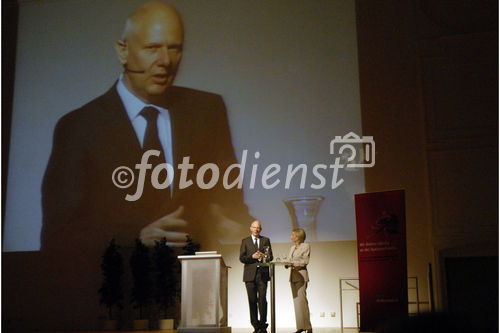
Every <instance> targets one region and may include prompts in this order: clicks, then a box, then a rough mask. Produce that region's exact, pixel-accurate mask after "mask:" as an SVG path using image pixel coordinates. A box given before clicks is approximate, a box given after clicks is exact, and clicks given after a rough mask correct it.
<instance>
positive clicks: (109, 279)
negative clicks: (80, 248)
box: [99, 239, 123, 330]
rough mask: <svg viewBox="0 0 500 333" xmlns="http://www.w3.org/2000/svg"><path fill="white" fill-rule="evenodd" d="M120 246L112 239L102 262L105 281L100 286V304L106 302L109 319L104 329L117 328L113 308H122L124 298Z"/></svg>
mask: <svg viewBox="0 0 500 333" xmlns="http://www.w3.org/2000/svg"><path fill="white" fill-rule="evenodd" d="M118 249H119V246H118V245H117V244H116V242H115V240H114V239H112V240H111V241H110V242H109V245H108V247H107V248H106V250H105V252H104V254H103V256H102V262H101V271H102V276H103V282H102V285H101V288H99V293H100V294H101V297H100V300H99V302H100V304H104V305H105V306H106V307H107V309H108V320H106V321H105V322H104V323H103V325H102V326H103V327H102V328H103V329H105V330H116V329H117V328H118V323H117V320H116V317H115V316H113V309H114V308H118V309H122V308H123V305H122V303H121V301H122V299H123V291H122V285H121V279H122V275H123V260H122V255H121V254H120V252H119V251H118Z"/></svg>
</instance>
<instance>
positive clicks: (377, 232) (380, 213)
mask: <svg viewBox="0 0 500 333" xmlns="http://www.w3.org/2000/svg"><path fill="white" fill-rule="evenodd" d="M354 198H355V206H356V233H357V240H358V272H359V300H360V330H361V331H375V330H376V328H377V326H378V325H379V324H380V323H382V322H384V321H386V320H389V319H395V318H398V317H404V316H407V315H408V281H407V271H406V221H405V193H404V191H403V190H398V191H389V192H377V193H364V194H357V195H355V196H354Z"/></svg>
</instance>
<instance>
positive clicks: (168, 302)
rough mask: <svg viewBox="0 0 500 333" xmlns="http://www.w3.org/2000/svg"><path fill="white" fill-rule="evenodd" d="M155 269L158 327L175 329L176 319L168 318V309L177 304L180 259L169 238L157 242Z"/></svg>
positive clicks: (154, 257)
mask: <svg viewBox="0 0 500 333" xmlns="http://www.w3.org/2000/svg"><path fill="white" fill-rule="evenodd" d="M153 263H154V269H155V270H154V271H155V294H154V299H155V302H156V304H157V305H158V308H159V310H160V315H159V319H158V328H159V329H160V330H166V329H173V328H174V319H170V318H168V314H169V313H168V310H169V308H170V307H172V306H173V305H175V303H176V299H177V296H178V294H179V292H178V288H177V285H178V281H177V280H178V279H177V274H178V271H179V269H178V265H179V263H178V260H177V256H176V254H175V251H174V250H172V249H171V248H170V247H169V246H168V245H167V239H166V238H163V239H162V240H161V241H159V242H156V244H155V248H154V255H153Z"/></svg>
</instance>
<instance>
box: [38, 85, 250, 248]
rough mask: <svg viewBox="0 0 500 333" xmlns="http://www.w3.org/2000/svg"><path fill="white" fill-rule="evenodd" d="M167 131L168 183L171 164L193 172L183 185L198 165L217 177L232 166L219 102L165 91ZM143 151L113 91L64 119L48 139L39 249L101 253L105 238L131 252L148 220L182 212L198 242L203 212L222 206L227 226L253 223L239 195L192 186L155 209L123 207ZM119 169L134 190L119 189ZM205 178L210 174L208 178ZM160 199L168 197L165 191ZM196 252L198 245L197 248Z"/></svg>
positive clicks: (136, 205)
mask: <svg viewBox="0 0 500 333" xmlns="http://www.w3.org/2000/svg"><path fill="white" fill-rule="evenodd" d="M168 101H169V107H168V109H169V114H170V118H171V125H172V147H173V157H174V169H175V172H176V174H175V177H176V180H177V181H178V179H179V171H178V170H177V168H176V166H175V165H176V164H178V163H181V162H182V158H183V157H185V156H189V157H190V163H191V164H194V165H195V167H194V170H192V171H190V172H189V174H188V179H191V180H193V181H194V182H195V180H196V171H197V168H199V167H200V166H201V165H203V164H205V163H209V162H212V163H215V164H217V165H218V166H219V170H220V181H219V183H218V184H221V183H222V181H221V179H222V175H223V172H224V171H225V169H226V168H227V166H229V165H231V164H233V163H236V158H235V155H234V150H233V147H232V143H231V136H230V132H229V126H228V121H227V115H226V108H225V105H224V102H223V100H222V98H221V97H220V96H219V95H215V94H211V93H207V92H202V91H197V90H193V89H188V88H182V87H171V88H169V90H168ZM141 155H142V150H141V147H140V143H139V141H138V139H137V136H136V134H135V131H134V129H133V127H132V124H131V123H130V120H129V118H128V116H127V113H126V111H125V108H124V106H123V104H122V101H121V99H120V97H119V95H118V93H117V91H116V85H114V86H113V87H112V88H111V89H110V90H109V91H108V92H106V93H105V94H104V95H102V96H100V97H98V98H96V99H95V100H93V101H91V102H89V103H88V104H86V105H84V106H82V107H81V108H79V109H77V110H75V111H73V112H70V113H68V114H67V115H65V116H63V117H62V118H61V119H60V120H59V122H58V123H57V126H56V128H55V131H54V141H53V147H52V153H51V156H50V160H49V162H48V165H47V169H46V171H45V176H44V179H43V185H42V208H43V228H42V234H41V241H42V249H50V248H60V247H68V246H70V247H76V246H82V247H86V246H88V245H89V244H91V243H96V242H98V243H99V245H98V246H99V248H102V247H103V246H105V244H106V243H107V242H109V240H110V239H111V238H116V239H117V241H118V242H120V244H133V240H134V239H135V238H137V237H138V235H139V231H140V230H141V229H142V228H143V227H144V226H146V225H147V224H149V223H151V222H153V221H154V220H155V219H157V218H159V217H161V216H163V215H165V214H168V213H171V212H172V211H174V210H175V209H176V208H177V207H178V206H179V205H184V207H185V214H184V216H183V217H184V218H185V219H186V220H187V221H188V222H189V223H190V224H189V233H191V234H192V235H194V237H196V235H199V234H200V233H203V229H204V228H206V227H209V225H210V221H208V220H207V217H206V210H205V209H206V207H207V205H208V204H210V203H216V204H219V205H220V206H222V208H223V213H224V214H225V215H226V216H228V217H229V218H231V219H233V220H236V221H241V222H242V224H244V225H245V226H246V225H248V224H249V223H250V222H251V221H252V219H253V218H252V217H251V216H249V215H248V208H247V207H246V205H245V204H244V202H243V193H242V191H241V190H239V189H231V190H225V189H223V188H222V186H216V187H215V188H213V189H210V190H200V189H199V188H198V187H197V186H196V184H194V185H192V186H191V187H188V188H186V189H183V190H179V189H178V187H177V186H175V188H174V192H173V197H172V198H171V199H168V197H167V196H166V197H165V200H163V199H162V200H161V202H146V200H141V199H139V200H138V201H135V202H129V201H126V200H125V195H126V194H127V193H128V194H131V195H132V194H134V193H135V189H136V183H137V175H138V172H137V170H136V169H135V165H136V164H138V163H140V161H141ZM119 166H127V167H129V168H130V169H132V170H134V171H135V179H136V181H135V183H134V185H132V186H131V187H130V188H128V189H119V188H117V187H116V186H115V185H114V184H113V183H112V179H111V176H112V173H113V170H115V168H117V167H119ZM208 175H210V173H208ZM165 193H166V195H167V194H168V193H169V190H168V189H167V190H165ZM202 246H203V244H202Z"/></svg>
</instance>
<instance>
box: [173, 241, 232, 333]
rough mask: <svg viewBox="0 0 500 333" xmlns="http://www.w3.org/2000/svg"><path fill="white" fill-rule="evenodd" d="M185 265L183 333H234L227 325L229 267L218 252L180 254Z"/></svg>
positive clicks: (182, 314) (182, 294) (182, 312)
mask: <svg viewBox="0 0 500 333" xmlns="http://www.w3.org/2000/svg"><path fill="white" fill-rule="evenodd" d="M178 258H179V260H180V261H181V264H182V286H181V322H180V325H179V327H178V328H177V332H179V333H188V332H199V333H230V332H231V328H230V327H227V269H228V266H226V264H225V263H224V260H223V259H222V255H221V254H217V252H215V251H210V252H196V254H195V255H189V256H179V257H178Z"/></svg>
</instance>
